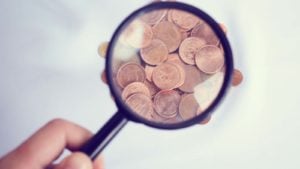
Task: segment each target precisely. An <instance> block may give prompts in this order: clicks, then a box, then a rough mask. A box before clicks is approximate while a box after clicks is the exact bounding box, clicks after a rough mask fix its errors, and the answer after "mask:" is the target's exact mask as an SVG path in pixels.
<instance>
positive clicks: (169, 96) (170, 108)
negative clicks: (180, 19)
mask: <svg viewBox="0 0 300 169" xmlns="http://www.w3.org/2000/svg"><path fill="white" fill-rule="evenodd" d="M180 99H181V97H180V95H179V94H178V93H177V92H176V91H174V90H165V91H160V92H159V93H157V94H156V95H155V97H154V101H153V104H154V109H155V111H156V112H157V113H158V114H159V115H160V116H162V117H164V118H172V117H175V116H176V115H177V110H178V105H179V102H180Z"/></svg>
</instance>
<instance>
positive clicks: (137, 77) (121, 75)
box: [117, 63, 146, 88]
mask: <svg viewBox="0 0 300 169" xmlns="http://www.w3.org/2000/svg"><path fill="white" fill-rule="evenodd" d="M145 80H146V73H145V70H144V68H143V67H142V66H140V65H138V64H136V63H126V64H124V65H123V66H121V67H120V68H119V70H118V73H117V82H118V84H119V85H120V87H122V88H124V87H126V86H127V85H129V84H130V83H133V82H144V81H145Z"/></svg>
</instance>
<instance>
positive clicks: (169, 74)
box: [152, 63, 185, 90]
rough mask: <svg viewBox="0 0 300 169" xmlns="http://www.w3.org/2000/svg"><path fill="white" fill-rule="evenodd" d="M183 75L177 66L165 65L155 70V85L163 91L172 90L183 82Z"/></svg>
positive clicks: (153, 78) (153, 77)
mask: <svg viewBox="0 0 300 169" xmlns="http://www.w3.org/2000/svg"><path fill="white" fill-rule="evenodd" d="M181 75H182V73H181V72H180V69H179V68H178V66H177V65H175V64H173V63H163V64H161V65H159V66H157V67H156V68H155V69H154V70H153V74H152V80H153V82H154V84H155V85H156V86H157V87H158V88H160V89H162V90H168V89H169V90H171V89H174V88H176V86H177V85H178V84H179V83H180V82H181V80H182V78H185V77H182V76H181Z"/></svg>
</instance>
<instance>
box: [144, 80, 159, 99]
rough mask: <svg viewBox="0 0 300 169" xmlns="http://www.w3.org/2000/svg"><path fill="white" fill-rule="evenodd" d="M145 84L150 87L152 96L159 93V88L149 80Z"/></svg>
mask: <svg viewBox="0 0 300 169" xmlns="http://www.w3.org/2000/svg"><path fill="white" fill-rule="evenodd" d="M144 83H145V85H146V86H147V87H148V89H149V91H150V95H151V96H154V95H155V94H156V93H158V92H159V88H157V87H156V86H155V85H154V84H153V83H151V82H149V81H148V80H146V81H145V82H144Z"/></svg>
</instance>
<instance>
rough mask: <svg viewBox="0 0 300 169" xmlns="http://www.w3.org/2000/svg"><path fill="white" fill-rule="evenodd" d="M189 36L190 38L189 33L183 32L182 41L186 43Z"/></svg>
mask: <svg viewBox="0 0 300 169" xmlns="http://www.w3.org/2000/svg"><path fill="white" fill-rule="evenodd" d="M189 36H190V33H189V32H181V39H182V41H184V40H185V39H186V38H188V37H189Z"/></svg>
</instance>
